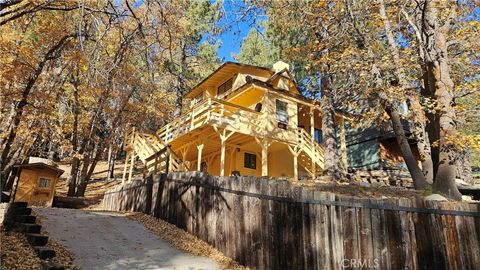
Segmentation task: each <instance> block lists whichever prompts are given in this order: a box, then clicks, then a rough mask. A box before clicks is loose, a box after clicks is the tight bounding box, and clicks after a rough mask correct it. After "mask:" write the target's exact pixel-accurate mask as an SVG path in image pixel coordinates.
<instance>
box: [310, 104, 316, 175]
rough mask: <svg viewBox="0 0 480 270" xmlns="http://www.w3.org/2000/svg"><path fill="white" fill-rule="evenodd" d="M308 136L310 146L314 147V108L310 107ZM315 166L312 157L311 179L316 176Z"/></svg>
mask: <svg viewBox="0 0 480 270" xmlns="http://www.w3.org/2000/svg"><path fill="white" fill-rule="evenodd" d="M310 136H311V137H312V145H314V144H315V143H316V142H315V108H314V107H313V106H312V107H310ZM315 170H316V166H315V160H314V158H313V157H312V169H311V172H312V178H313V179H315V176H316V171H315Z"/></svg>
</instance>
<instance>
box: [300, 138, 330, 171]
mask: <svg viewBox="0 0 480 270" xmlns="http://www.w3.org/2000/svg"><path fill="white" fill-rule="evenodd" d="M297 134H298V146H299V148H300V151H301V152H300V154H299V156H298V164H299V165H300V166H301V167H302V168H303V169H304V170H305V171H307V172H308V173H309V174H310V175H312V176H314V177H317V176H320V175H321V174H322V171H323V164H324V160H323V153H324V150H323V148H322V147H321V146H320V145H319V144H318V143H317V142H316V141H315V140H314V139H313V138H312V136H310V134H308V133H307V131H305V129H303V128H298V133H297ZM312 163H313V164H312Z"/></svg>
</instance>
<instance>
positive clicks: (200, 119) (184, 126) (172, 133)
mask: <svg viewBox="0 0 480 270" xmlns="http://www.w3.org/2000/svg"><path fill="white" fill-rule="evenodd" d="M207 123H209V124H215V125H217V126H219V127H229V128H231V129H234V130H236V131H237V132H241V133H246V134H248V135H259V134H261V132H262V131H263V130H265V129H264V127H265V124H264V122H263V121H262V119H261V117H260V113H259V112H256V111H254V110H252V109H249V108H246V107H242V106H240V105H237V104H233V103H229V102H226V101H223V100H219V99H216V98H208V99H206V100H204V101H202V102H200V103H198V104H196V105H195V106H194V107H193V108H191V109H190V110H189V111H187V112H186V113H184V114H182V115H181V116H179V117H177V118H176V119H175V120H173V121H172V122H170V123H168V124H167V125H165V126H163V127H162V128H161V129H159V130H158V131H157V136H158V137H159V138H160V139H161V140H162V141H163V142H165V143H167V144H168V143H169V142H171V141H172V140H174V139H176V138H178V137H180V136H181V135H183V134H185V133H187V132H189V131H191V130H193V129H196V128H199V127H201V126H203V125H205V124H207Z"/></svg>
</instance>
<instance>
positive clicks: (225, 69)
mask: <svg viewBox="0 0 480 270" xmlns="http://www.w3.org/2000/svg"><path fill="white" fill-rule="evenodd" d="M240 68H254V69H260V70H264V71H268V72H269V73H270V75H272V74H274V73H275V72H274V71H273V70H272V69H270V68H266V67H260V66H254V65H247V64H241V63H236V62H230V61H229V62H225V63H224V64H223V65H221V66H220V67H219V68H217V69H216V70H215V71H214V72H212V74H210V75H208V76H207V77H206V78H205V79H203V80H202V81H201V82H200V83H199V84H197V85H196V86H195V87H193V88H192V89H191V90H190V91H189V92H188V93H186V94H185V97H187V98H191V97H194V96H195V95H197V94H198V93H200V92H201V89H202V88H204V87H212V86H216V85H218V84H221V83H223V82H224V81H225V80H226V79H227V78H225V75H227V74H232V73H237V72H238V70H239V69H240Z"/></svg>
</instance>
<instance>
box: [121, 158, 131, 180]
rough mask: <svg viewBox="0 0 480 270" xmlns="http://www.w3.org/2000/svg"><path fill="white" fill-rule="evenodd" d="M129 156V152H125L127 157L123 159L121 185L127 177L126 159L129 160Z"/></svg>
mask: <svg viewBox="0 0 480 270" xmlns="http://www.w3.org/2000/svg"><path fill="white" fill-rule="evenodd" d="M129 154H130V152H127V156H126V157H125V165H124V166H123V176H122V185H123V184H125V180H126V177H127V167H128V159H129V158H130V156H129Z"/></svg>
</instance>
